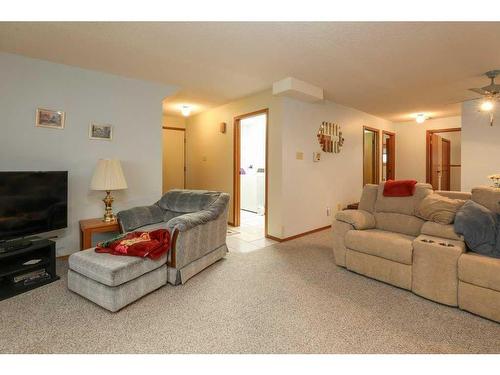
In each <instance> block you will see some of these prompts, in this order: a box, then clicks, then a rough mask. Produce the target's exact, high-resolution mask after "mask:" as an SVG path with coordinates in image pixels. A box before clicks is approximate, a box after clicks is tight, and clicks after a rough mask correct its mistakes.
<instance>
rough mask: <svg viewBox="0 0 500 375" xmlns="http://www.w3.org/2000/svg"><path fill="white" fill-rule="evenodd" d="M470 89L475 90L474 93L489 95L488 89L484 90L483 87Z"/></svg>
mask: <svg viewBox="0 0 500 375" xmlns="http://www.w3.org/2000/svg"><path fill="white" fill-rule="evenodd" d="M469 90H470V91H473V92H475V93H476V94H481V95H489V94H490V93H489V92H488V91H485V90H483V89H479V88H477V89H469Z"/></svg>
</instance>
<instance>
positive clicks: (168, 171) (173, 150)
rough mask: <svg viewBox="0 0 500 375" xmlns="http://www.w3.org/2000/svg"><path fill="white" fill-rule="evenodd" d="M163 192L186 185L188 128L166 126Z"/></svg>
mask: <svg viewBox="0 0 500 375" xmlns="http://www.w3.org/2000/svg"><path fill="white" fill-rule="evenodd" d="M162 143H163V168H162V169H163V184H162V190H163V193H166V192H167V191H169V190H172V189H185V187H186V129H183V128H174V127H169V126H164V127H163V129H162Z"/></svg>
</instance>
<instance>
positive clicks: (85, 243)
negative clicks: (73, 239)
mask: <svg viewBox="0 0 500 375" xmlns="http://www.w3.org/2000/svg"><path fill="white" fill-rule="evenodd" d="M119 231H120V226H119V225H118V221H116V220H114V221H110V222H105V221H103V220H102V218H96V219H86V220H80V250H85V249H88V248H90V247H92V234H94V233H106V232H119Z"/></svg>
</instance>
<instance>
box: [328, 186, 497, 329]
mask: <svg viewBox="0 0 500 375" xmlns="http://www.w3.org/2000/svg"><path fill="white" fill-rule="evenodd" d="M383 187H384V186H383V184H380V185H366V186H365V187H364V189H363V194H362V196H361V200H360V203H359V209H358V210H345V211H341V212H338V213H337V215H336V216H335V220H334V223H333V253H334V257H335V263H336V264H337V265H339V266H341V267H345V268H347V269H348V270H351V271H354V272H356V273H359V274H362V275H365V276H368V277H371V278H374V279H377V280H380V281H383V282H386V283H389V284H392V285H395V286H398V287H400V288H403V289H407V290H411V291H413V292H414V293H415V294H418V295H420V296H422V297H425V298H427V299H430V300H433V301H436V302H440V303H443V304H446V305H449V306H458V307H460V308H461V309H464V310H467V311H470V312H473V313H475V314H478V315H481V316H484V317H486V318H489V319H492V320H496V321H498V322H500V259H495V258H489V257H485V256H481V255H478V254H475V253H470V252H467V248H466V245H465V243H464V241H463V238H462V237H461V236H459V235H457V234H456V233H455V231H454V230H453V225H452V224H450V225H444V224H438V223H435V222H432V221H425V220H422V219H421V218H419V217H417V216H416V215H415V213H416V210H417V207H418V205H419V203H420V201H421V200H422V199H424V198H425V197H426V196H427V195H429V194H432V193H433V191H432V187H431V185H429V184H417V185H416V188H415V194H414V195H413V196H411V197H397V198H396V197H385V196H383ZM436 193H438V194H440V195H443V196H447V197H449V198H456V199H472V200H474V201H475V202H477V203H479V204H482V205H483V206H485V207H487V208H489V209H490V210H492V211H494V212H497V213H500V204H499V202H500V189H493V188H487V187H481V188H475V189H473V190H472V193H463V192H444V191H436Z"/></svg>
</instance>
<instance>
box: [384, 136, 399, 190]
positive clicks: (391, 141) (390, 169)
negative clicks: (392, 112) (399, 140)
mask: <svg viewBox="0 0 500 375" xmlns="http://www.w3.org/2000/svg"><path fill="white" fill-rule="evenodd" d="M395 179H396V134H394V133H391V132H388V131H385V130H384V131H383V132H382V180H383V181H387V180H395Z"/></svg>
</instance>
